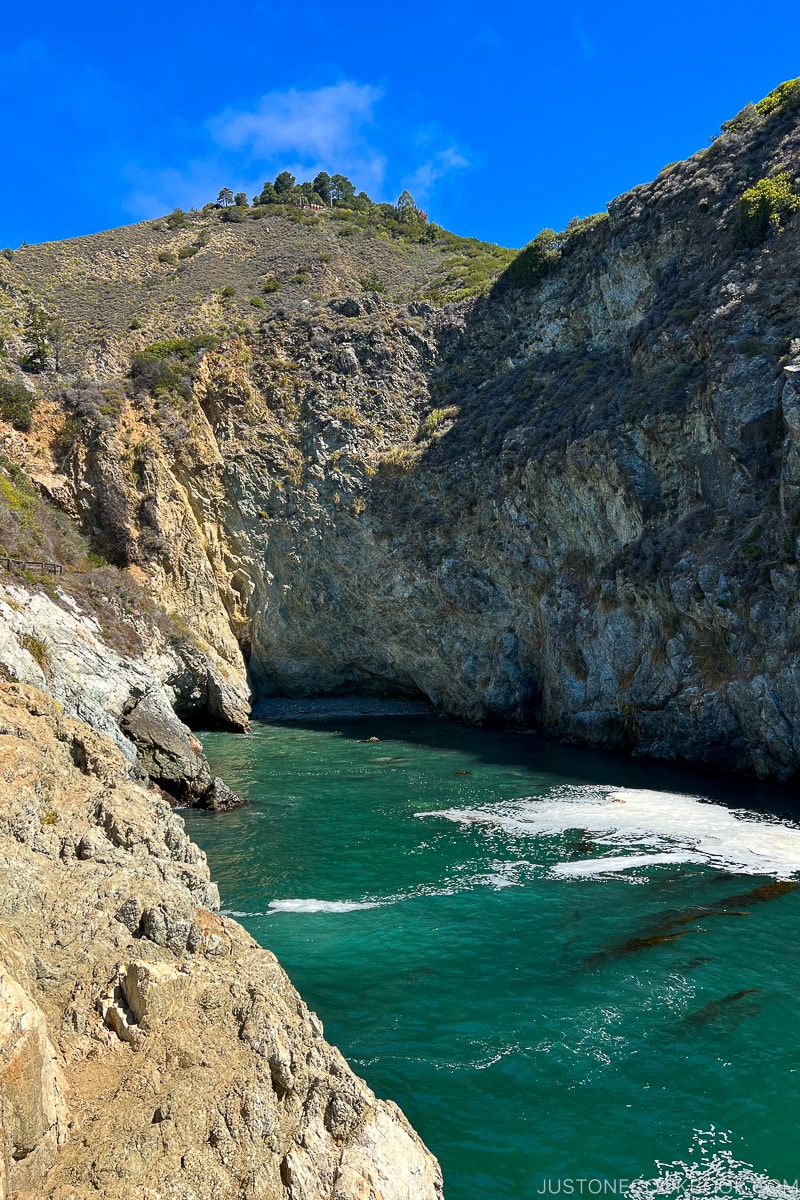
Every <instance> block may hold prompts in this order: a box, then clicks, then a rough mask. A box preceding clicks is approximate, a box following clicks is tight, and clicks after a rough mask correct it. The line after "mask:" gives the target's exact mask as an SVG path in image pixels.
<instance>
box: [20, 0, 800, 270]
mask: <svg viewBox="0 0 800 1200" xmlns="http://www.w3.org/2000/svg"><path fill="white" fill-rule="evenodd" d="M0 37H2V42H1V43H0V103H1V104H2V112H3V114H4V116H5V138H4V147H3V161H4V165H5V171H4V176H5V179H6V186H5V189H4V192H5V196H4V201H5V202H4V205H3V209H2V213H0V246H4V245H8V246H12V247H14V246H17V245H19V243H20V242H21V241H23V240H25V241H29V242H37V241H47V240H51V239H55V238H64V237H70V236H75V235H78V234H83V233H90V232H94V231H96V230H98V229H104V228H109V227H111V226H114V225H120V224H128V223H131V222H133V221H137V220H141V219H143V218H146V217H153V216H157V215H159V214H161V213H164V212H168V211H170V210H171V209H172V208H174V207H175V206H176V205H180V206H181V207H183V208H189V207H191V206H192V205H195V206H200V205H201V204H203V203H204V202H205V201H206V200H208V199H213V198H215V197H216V194H217V192H218V191H219V189H220V188H221V187H224V186H229V187H231V188H232V189H233V190H234V191H238V190H240V189H243V190H245V191H247V193H248V195H251V194H252V193H253V192H254V191H255V190H256V189H258V188H260V185H261V183H262V182H263V180H265V179H268V178H274V176H275V174H276V173H277V172H278V171H280V170H281V169H283V168H284V167H288V168H289V169H291V170H292V171H294V172H295V173H296V174H297V175H298V177H301V178H306V177H310V176H311V175H312V174H313V173H314V172H315V171H316V170H318V169H319V168H320V167H324V168H326V169H328V170H329V171H331V172H333V171H336V170H340V171H342V172H343V173H344V174H347V175H350V177H351V178H352V179H353V181H354V182H355V183H356V185H357V186H358V187H359V188H364V189H366V191H368V192H369V193H370V195H371V196H373V198H374V199H381V200H394V199H395V198H396V197H397V195H398V193H399V192H400V190H401V189H402V188H403V187H408V188H409V189H410V190H411V191H412V193H413V195H414V197H415V199H416V200H417V203H418V204H419V205H420V206H421V207H423V208H425V209H427V211H428V212H429V213H430V216H431V219H433V220H435V221H438V222H439V223H440V224H442V225H445V226H446V227H447V228H449V229H453V230H455V231H456V232H458V233H463V234H469V235H474V236H478V237H482V238H486V239H487V240H489V241H493V242H499V243H501V244H505V245H510V246H519V245H523V244H524V243H525V242H527V241H529V240H530V238H532V237H533V236H534V235H535V234H536V233H537V232H538V230H539V229H541V228H542V227H543V226H553V227H556V228H560V227H562V226H563V225H565V224H566V222H567V221H568V220H569V219H570V217H573V216H576V215H585V214H587V213H590V212H596V211H600V210H602V209H603V208H604V207H605V205H606V203H607V202H608V201H609V200H611V199H612V198H613V197H614V196H615V195H617V194H618V193H619V192H621V191H624V190H625V189H626V188H629V187H631V186H633V185H634V184H636V183H639V182H642V181H644V180H646V179H650V178H652V177H653V176H654V175H655V174H656V173H657V172H658V171H659V170H660V169H661V167H662V166H664V165H665V164H666V163H668V162H671V161H674V160H675V159H678V158H682V157H684V156H685V155H687V154H690V153H692V152H693V151H694V150H696V149H698V148H699V147H700V146H703V145H707V144H708V139H709V137H710V136H711V135H712V134H714V133H716V132H717V131H718V129H719V126H720V123H721V122H722V121H723V120H726V119H727V118H729V117H731V116H733V114H734V113H736V112H737V111H738V110H739V109H740V108H742V107H743V105H744V104H746V103H747V102H748V101H749V100H758V99H759V98H760V97H761V96H762V95H764V94H765V93H766V92H768V91H770V90H771V89H772V88H773V87H774V86H775V85H776V84H778V83H780V82H781V81H782V80H784V79H788V78H793V77H796V76H798V75H800V22H798V20H797V4H796V0H794V2H792V3H789V2H788V0H771V3H770V4H769V5H764V7H763V8H761V7H760V6H759V5H757V4H754V3H753V0H748V2H747V3H746V4H745V3H741V2H740V0H725V2H721V0H693V2H691V3H689V2H686V0H673V2H672V3H671V4H670V5H665V4H663V3H661V4H658V3H647V2H646V0H644V2H641V3H630V2H628V0H609V3H607V4H606V5H605V6H603V7H600V6H597V5H594V6H592V5H589V4H579V5H577V6H573V5H571V4H569V3H566V4H561V5H547V6H545V5H542V4H539V3H536V0H534V2H532V3H530V2H529V3H522V2H519V0H508V2H507V3H505V4H499V3H497V4H494V5H489V4H486V3H482V4H477V3H474V2H473V0H462V2H461V3H458V4H456V3H450V2H449V0H448V2H444V3H437V2H436V0H433V2H432V3H429V4H427V5H426V4H424V3H422V4H416V5H414V4H409V3H406V4H397V3H392V4H380V5H379V4H375V3H368V4H365V3H363V2H358V0H356V2H352V3H343V2H342V0H328V2H322V0H305V2H304V0H291V2H287V0H274V2H272V3H265V2H263V0H255V3H242V2H239V3H236V2H235V0H234V2H231V0H228V2H227V3H221V2H220V0H217V2H216V3H214V4H212V3H210V2H208V0H193V2H192V3H191V4H187V3H181V4H170V3H168V2H161V3H158V4H153V3H151V0H140V2H137V3H136V4H130V5H109V4H103V5H100V4H97V3H91V4H88V3H81V2H80V0H76V3H74V4H73V5H71V6H69V5H65V4H63V2H62V0H59V2H58V3H53V2H51V0H43V2H42V3H40V4H38V5H36V6H35V7H33V6H30V7H28V6H25V5H20V4H17V5H14V6H12V7H10V10H7V11H6V15H5V17H4V19H3V29H2V34H0Z"/></svg>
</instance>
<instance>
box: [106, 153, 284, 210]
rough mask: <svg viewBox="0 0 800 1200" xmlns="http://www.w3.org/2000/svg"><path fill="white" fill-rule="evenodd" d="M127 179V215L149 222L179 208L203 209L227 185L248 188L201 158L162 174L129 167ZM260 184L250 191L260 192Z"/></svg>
mask: <svg viewBox="0 0 800 1200" xmlns="http://www.w3.org/2000/svg"><path fill="white" fill-rule="evenodd" d="M124 176H125V178H126V179H127V181H128V183H129V184H130V186H131V190H130V191H129V192H128V193H127V195H126V196H125V197H124V200H123V205H124V208H125V211H126V212H129V213H130V214H131V216H132V217H136V218H137V220H150V219H152V218H153V217H160V216H163V214H164V213H167V212H171V211H172V209H173V208H175V206H176V205H178V206H179V207H181V208H202V206H203V205H204V204H206V203H207V202H208V201H209V200H216V198H217V192H218V191H219V189H220V188H221V187H224V186H226V185H227V184H228V183H230V184H231V185H234V184H235V190H236V191H240V190H241V189H242V188H247V184H246V183H244V182H242V181H240V180H239V178H238V177H231V175H230V174H229V172H228V171H226V169H225V166H224V165H223V164H221V163H219V162H214V161H211V160H206V159H200V160H197V161H193V162H188V163H187V164H186V166H185V167H184V168H183V169H182V170H177V169H175V168H172V167H167V168H165V169H163V170H160V171H148V170H145V169H144V168H142V167H139V166H133V165H130V166H128V167H127V168H126V169H125V171H124ZM260 186H261V185H260V183H259V184H258V185H256V184H255V183H253V184H252V185H251V187H250V190H249V191H248V195H249V194H250V191H253V192H255V191H257V190H258V188H259V187H260Z"/></svg>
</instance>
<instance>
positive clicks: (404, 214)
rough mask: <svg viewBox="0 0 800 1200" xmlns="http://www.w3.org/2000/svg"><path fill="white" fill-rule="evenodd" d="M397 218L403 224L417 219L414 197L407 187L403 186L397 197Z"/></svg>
mask: <svg viewBox="0 0 800 1200" xmlns="http://www.w3.org/2000/svg"><path fill="white" fill-rule="evenodd" d="M395 207H396V208H397V218H398V220H399V221H402V222H403V223H404V224H410V223H411V222H412V221H416V220H417V206H416V204H415V203H414V197H413V196H412V195H411V192H409V190H408V188H404V189H403V191H402V192H401V193H400V195H399V196H398V197H397V204H396V206H395Z"/></svg>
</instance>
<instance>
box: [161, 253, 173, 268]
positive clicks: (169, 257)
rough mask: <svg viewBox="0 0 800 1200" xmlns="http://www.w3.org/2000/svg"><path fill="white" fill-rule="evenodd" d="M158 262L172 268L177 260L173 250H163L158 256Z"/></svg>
mask: <svg viewBox="0 0 800 1200" xmlns="http://www.w3.org/2000/svg"><path fill="white" fill-rule="evenodd" d="M158 261H159V262H160V263H167V265H168V266H172V265H173V264H174V263H175V261H176V259H175V255H174V254H173V253H172V251H171V250H162V251H161V253H160V254H159V256H158Z"/></svg>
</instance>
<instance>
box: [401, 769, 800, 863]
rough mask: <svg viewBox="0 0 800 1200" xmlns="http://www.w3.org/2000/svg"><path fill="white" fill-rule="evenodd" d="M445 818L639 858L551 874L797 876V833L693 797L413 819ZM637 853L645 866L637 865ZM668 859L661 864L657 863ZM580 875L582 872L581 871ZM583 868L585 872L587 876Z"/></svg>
mask: <svg viewBox="0 0 800 1200" xmlns="http://www.w3.org/2000/svg"><path fill="white" fill-rule="evenodd" d="M417 816H419V817H432V816H438V817H445V818H446V819H447V820H449V821H455V822H457V823H459V824H463V825H487V826H490V827H492V828H494V829H497V830H500V831H502V832H503V833H505V834H506V835H509V836H511V837H513V838H519V837H523V838H526V839H529V838H533V839H543V838H548V837H557V836H559V835H561V834H563V833H564V832H565V831H567V830H574V829H579V830H581V831H582V833H583V834H584V835H585V836H586V837H587V838H591V840H592V841H594V842H595V843H599V844H600V845H602V846H604V847H613V848H614V849H618V850H619V851H620V856H622V855H624V854H625V852H628V851H637V850H638V851H639V852H640V853H639V855H638V856H636V857H638V859H639V861H637V862H634V861H632V860H629V861H627V862H625V864H624V865H620V866H617V865H616V864H615V863H614V862H613V860H612V862H611V865H609V859H606V858H602V859H600V860H599V862H600V863H601V864H602V867H598V868H597V869H596V870H593V867H592V864H593V863H595V864H596V863H597V861H598V860H596V859H589V860H588V863H587V861H586V860H585V861H584V863H583V864H579V863H577V862H576V863H572V862H570V863H560V864H558V865H557V866H555V867H553V868H552V870H553V871H554V872H555V873H556V874H561V875H568V874H581V873H584V874H586V873H595V874H604V873H606V872H607V871H609V870H626V869H627V868H628V867H632V866H649V865H652V864H657V863H658V862H702V863H708V864H709V865H712V866H715V867H718V868H720V869H724V870H728V871H735V872H739V873H742V874H750V875H776V876H778V877H779V878H784V879H785V878H787V877H788V876H790V875H793V874H795V873H796V872H798V871H800V828H798V827H797V826H794V825H787V824H780V823H777V822H773V821H771V820H769V819H765V818H763V817H758V816H756V815H755V814H753V813H744V812H734V811H732V810H731V809H728V808H725V807H724V805H721V804H713V803H710V802H708V801H704V800H701V799H699V798H697V797H695V796H681V795H675V794H673V793H670V792H657V791H649V790H645V789H635V788H619V789H617V790H612V789H610V788H604V787H567V788H559V789H556V790H555V791H553V792H552V793H551V794H550V795H549V796H545V797H543V798H529V799H525V800H517V801H513V802H511V803H504V804H497V805H487V806H486V807H484V808H476V809H465V808H449V809H443V810H440V811H438V812H433V813H431V812H428V813H417ZM642 852H648V855H647V857H648V861H647V862H642V861H641V859H642V857H643V854H642ZM664 855H667V856H668V857H667V858H664V857H663V856H664ZM581 866H582V867H583V868H584V869H583V871H581V869H580V867H581ZM587 866H588V871H587Z"/></svg>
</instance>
